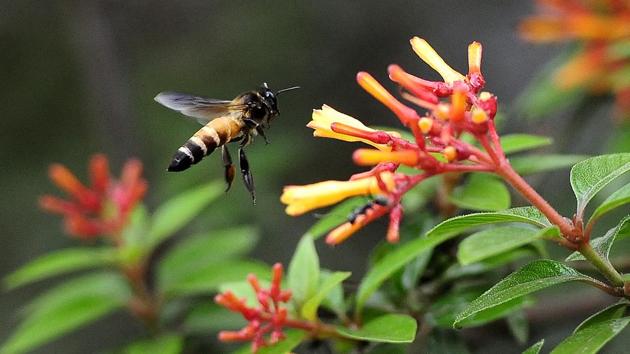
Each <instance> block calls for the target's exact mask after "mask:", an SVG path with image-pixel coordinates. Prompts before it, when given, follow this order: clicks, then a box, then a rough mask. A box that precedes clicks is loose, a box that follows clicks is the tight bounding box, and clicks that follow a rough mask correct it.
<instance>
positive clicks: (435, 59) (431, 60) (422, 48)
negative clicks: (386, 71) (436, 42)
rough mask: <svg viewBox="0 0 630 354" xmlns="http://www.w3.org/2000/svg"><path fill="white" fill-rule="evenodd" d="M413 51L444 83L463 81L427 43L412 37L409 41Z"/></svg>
mask: <svg viewBox="0 0 630 354" xmlns="http://www.w3.org/2000/svg"><path fill="white" fill-rule="evenodd" d="M410 43H411V47H412V48H413V51H414V52H416V54H417V55H418V56H419V57H420V59H422V60H423V61H424V62H425V63H427V64H428V65H429V66H430V67H431V68H433V70H435V71H437V72H438V74H440V76H442V78H443V79H444V82H446V83H449V84H450V83H453V82H455V81H462V80H464V75H462V74H460V73H459V72H457V71H455V70H454V69H453V68H451V67H450V66H449V65H448V64H446V62H445V61H444V59H442V57H440V55H439V54H438V53H437V52H436V51H435V49H433V47H431V45H429V43H428V42H427V41H425V40H424V39H422V38H420V37H413V38H412V39H411V40H410Z"/></svg>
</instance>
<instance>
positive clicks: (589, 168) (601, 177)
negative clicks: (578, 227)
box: [571, 153, 630, 215]
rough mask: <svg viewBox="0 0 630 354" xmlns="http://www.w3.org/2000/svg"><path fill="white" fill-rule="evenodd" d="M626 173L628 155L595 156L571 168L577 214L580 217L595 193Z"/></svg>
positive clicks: (629, 155) (629, 169) (628, 161)
mask: <svg viewBox="0 0 630 354" xmlns="http://www.w3.org/2000/svg"><path fill="white" fill-rule="evenodd" d="M628 171H630V153H624V154H611V155H602V156H596V157H592V158H590V159H588V160H585V161H582V162H580V163H578V164H576V165H575V166H573V168H572V169H571V187H572V188H573V192H574V193H575V197H576V198H577V214H578V215H582V214H583V212H584V208H585V207H586V205H587V204H588V202H589V201H590V200H591V199H592V198H593V197H594V196H595V194H597V192H599V191H600V190H601V189H602V188H604V187H605V186H606V185H607V184H608V183H610V182H612V181H613V180H614V179H615V178H617V177H619V176H621V175H622V174H624V173H626V172H628Z"/></svg>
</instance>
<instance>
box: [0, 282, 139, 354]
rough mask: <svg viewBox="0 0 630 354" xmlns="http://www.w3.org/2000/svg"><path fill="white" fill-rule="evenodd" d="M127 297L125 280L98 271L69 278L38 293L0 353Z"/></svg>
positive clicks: (49, 336) (34, 343)
mask: <svg viewBox="0 0 630 354" xmlns="http://www.w3.org/2000/svg"><path fill="white" fill-rule="evenodd" d="M128 298H129V290H128V288H127V286H126V284H125V281H124V280H123V279H122V278H120V277H119V276H118V275H116V274H112V273H98V274H90V275H87V276H83V277H81V278H77V279H73V280H70V281H68V282H66V283H64V284H62V285H59V286H57V287H55V288H53V289H52V290H49V291H48V292H46V293H44V294H43V295H40V296H39V297H38V298H36V299H35V300H34V301H33V303H32V304H30V305H29V306H28V308H27V312H26V318H25V319H24V321H23V322H22V323H21V324H20V325H19V327H18V328H17V329H16V331H15V332H14V333H13V335H12V336H11V337H10V338H9V339H8V340H7V341H6V342H5V343H4V344H3V345H2V347H1V348H0V353H23V352H26V351H29V350H32V349H34V348H37V347H39V346H40V345H43V344H45V343H47V342H49V341H51V340H53V339H55V338H57V337H59V336H61V335H63V334H65V333H67V332H70V331H72V330H74V329H76V328H78V327H80V326H83V325H86V324H88V323H90V322H92V321H94V320H97V319H98V318H101V317H103V316H105V315H106V314H108V313H110V312H112V311H114V310H116V309H118V308H122V307H123V306H124V305H125V304H126V302H127V300H128Z"/></svg>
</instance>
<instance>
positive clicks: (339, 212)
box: [305, 197, 367, 240]
mask: <svg viewBox="0 0 630 354" xmlns="http://www.w3.org/2000/svg"><path fill="white" fill-rule="evenodd" d="M365 203H367V201H366V199H365V198H361V197H359V198H351V199H348V200H345V201H343V202H342V203H339V204H338V205H337V206H335V207H334V208H332V209H331V210H330V211H329V212H328V213H327V214H326V215H324V216H323V217H322V218H321V219H319V221H317V222H316V223H315V224H314V225H313V226H311V228H310V229H309V230H308V231H307V232H306V234H305V236H309V237H312V238H313V239H314V240H316V239H318V238H320V237H322V236H323V235H325V234H326V233H327V232H328V231H330V230H331V229H333V228H335V227H337V226H339V225H340V224H343V223H344V222H346V221H348V215H350V213H352V211H353V210H354V209H356V208H358V207H359V206H362V205H365Z"/></svg>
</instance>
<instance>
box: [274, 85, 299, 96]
mask: <svg viewBox="0 0 630 354" xmlns="http://www.w3.org/2000/svg"><path fill="white" fill-rule="evenodd" d="M299 88H301V87H300V86H293V87H287V88H284V89H282V90H278V91H277V92H276V95H279V94H281V93H283V92H286V91H291V90H297V89H299Z"/></svg>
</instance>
